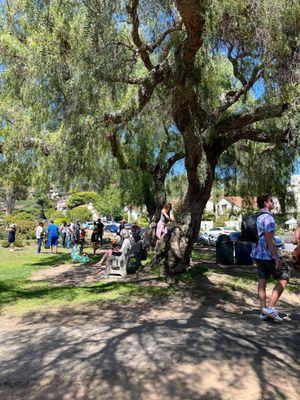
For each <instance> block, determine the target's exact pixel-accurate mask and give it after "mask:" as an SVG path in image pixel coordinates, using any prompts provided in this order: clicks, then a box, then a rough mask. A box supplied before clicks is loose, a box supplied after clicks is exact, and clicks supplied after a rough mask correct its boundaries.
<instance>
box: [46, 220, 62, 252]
mask: <svg viewBox="0 0 300 400" xmlns="http://www.w3.org/2000/svg"><path fill="white" fill-rule="evenodd" d="M47 232H48V243H49V246H50V248H51V253H54V248H55V253H57V251H58V237H59V228H58V226H57V225H55V223H54V222H53V221H52V220H50V225H49V226H48V230H47Z"/></svg>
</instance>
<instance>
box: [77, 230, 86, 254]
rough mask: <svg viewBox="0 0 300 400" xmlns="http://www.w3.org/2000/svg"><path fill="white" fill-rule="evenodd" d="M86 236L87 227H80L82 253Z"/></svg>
mask: <svg viewBox="0 0 300 400" xmlns="http://www.w3.org/2000/svg"><path fill="white" fill-rule="evenodd" d="M85 237H86V228H84V227H83V226H82V227H81V229H80V235H79V244H80V250H79V252H80V254H82V253H83V249H84V245H85Z"/></svg>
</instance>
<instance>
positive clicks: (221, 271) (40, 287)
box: [0, 247, 299, 314]
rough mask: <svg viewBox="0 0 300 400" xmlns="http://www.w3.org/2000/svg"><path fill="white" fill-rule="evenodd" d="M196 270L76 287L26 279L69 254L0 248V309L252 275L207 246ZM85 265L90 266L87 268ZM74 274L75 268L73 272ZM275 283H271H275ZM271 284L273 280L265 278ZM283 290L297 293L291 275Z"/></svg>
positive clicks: (122, 296)
mask: <svg viewBox="0 0 300 400" xmlns="http://www.w3.org/2000/svg"><path fill="white" fill-rule="evenodd" d="M193 259H194V262H196V263H198V264H197V265H196V266H195V268H193V269H191V270H189V271H188V272H186V273H185V274H182V275H180V276H179V277H177V278H176V279H175V282H173V283H175V284H171V285H169V286H168V285H166V284H161V283H162V281H163V278H160V277H159V276H158V275H159V273H158V268H157V269H156V268H154V271H153V273H152V274H151V275H149V276H144V277H143V278H141V279H136V277H133V279H132V280H128V281H123V280H117V279H116V280H115V281H111V280H110V281H107V280H101V281H99V282H97V281H96V282H95V281H94V282H93V283H89V284H84V283H83V284H81V283H80V284H79V285H77V286H74V285H67V284H63V283H61V284H59V285H58V284H56V285H53V284H51V283H50V282H48V281H46V280H44V281H35V282H34V281H31V280H30V276H31V275H32V274H33V273H34V272H36V271H39V270H41V269H49V268H51V267H53V268H54V269H55V267H57V266H61V265H62V264H66V263H70V261H71V260H70V254H69V252H67V251H62V252H61V253H60V254H57V255H53V254H36V253H35V248H33V247H27V248H24V249H18V250H17V251H15V252H9V251H8V249H4V248H0V313H1V312H2V313H3V312H5V313H10V314H23V313H26V312H30V311H36V310H39V309H45V308H58V307H62V306H76V305H80V304H86V303H93V302H105V303H108V302H113V301H122V302H135V301H138V300H139V299H145V298H151V297H157V296H169V295H171V294H174V293H176V292H177V290H179V289H178V285H177V284H179V286H181V287H182V285H184V286H186V287H194V288H195V290H196V291H197V292H199V293H200V292H202V293H203V291H205V290H206V284H204V283H203V282H204V280H205V279H209V280H214V276H215V277H216V276H217V275H222V277H223V278H224V279H222V283H221V282H219V283H218V285H221V286H222V287H223V288H224V289H226V290H228V291H235V290H253V287H254V286H253V285H254V284H255V285H256V282H257V276H256V269H255V267H242V266H241V267H236V266H235V267H230V266H229V267H225V268H224V267H223V268H222V267H219V266H218V265H216V264H215V253H214V251H213V250H212V249H208V250H207V249H202V248H196V249H195V251H194V252H193ZM86 268H94V267H93V266H86ZM72 273H73V274H76V266H74V270H72ZM274 283H275V282H274ZM270 284H272V283H271V282H270ZM287 290H288V291H291V292H295V293H299V282H298V280H295V279H291V282H290V284H289V285H288V286H287Z"/></svg>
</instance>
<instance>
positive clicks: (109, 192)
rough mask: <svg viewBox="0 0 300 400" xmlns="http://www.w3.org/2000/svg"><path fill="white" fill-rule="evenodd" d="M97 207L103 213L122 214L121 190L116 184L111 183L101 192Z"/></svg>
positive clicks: (112, 215)
mask: <svg viewBox="0 0 300 400" xmlns="http://www.w3.org/2000/svg"><path fill="white" fill-rule="evenodd" d="M95 207H96V209H97V211H99V212H100V214H101V215H103V216H107V217H114V216H116V215H121V216H122V211H123V210H122V196H121V190H120V189H119V188H118V187H117V186H116V185H109V186H107V187H105V188H104V190H103V191H102V192H101V193H100V194H99V199H98V200H97V202H96V204H95Z"/></svg>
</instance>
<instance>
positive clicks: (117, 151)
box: [107, 129, 130, 170]
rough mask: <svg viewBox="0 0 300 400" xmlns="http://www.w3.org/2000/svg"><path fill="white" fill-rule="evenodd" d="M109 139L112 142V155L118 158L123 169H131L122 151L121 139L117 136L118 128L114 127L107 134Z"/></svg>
mask: <svg viewBox="0 0 300 400" xmlns="http://www.w3.org/2000/svg"><path fill="white" fill-rule="evenodd" d="M107 139H108V141H109V143H110V148H111V152H112V155H113V156H114V157H115V158H116V159H117V160H118V162H119V166H120V168H121V169H123V170H125V169H130V166H129V164H128V163H127V161H126V160H125V157H124V154H123V153H122V151H121V148H120V141H119V138H118V136H117V129H113V130H112V132H109V133H108V135H107Z"/></svg>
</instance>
